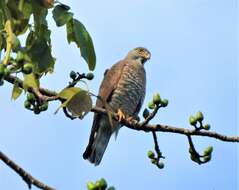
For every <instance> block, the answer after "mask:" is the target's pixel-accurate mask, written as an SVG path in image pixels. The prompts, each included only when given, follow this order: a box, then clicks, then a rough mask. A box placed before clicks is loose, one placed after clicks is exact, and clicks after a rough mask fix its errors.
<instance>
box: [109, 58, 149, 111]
mask: <svg viewBox="0 0 239 190" xmlns="http://www.w3.org/2000/svg"><path fill="white" fill-rule="evenodd" d="M145 87H146V74H145V70H144V67H143V65H142V64H141V63H139V62H137V61H135V62H134V63H132V62H131V63H129V64H127V65H126V66H125V67H124V70H123V72H122V76H121V78H120V80H119V82H118V85H117V87H116V89H115V90H114V92H113V95H112V98H111V101H110V102H109V104H110V106H111V107H112V108H114V110H115V111H117V110H118V109H121V111H122V112H123V113H124V114H125V115H128V116H136V115H137V114H138V112H139V110H140V108H141V105H142V103H143V101H144V97H145Z"/></svg>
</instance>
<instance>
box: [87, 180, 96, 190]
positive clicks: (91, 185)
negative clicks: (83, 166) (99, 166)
mask: <svg viewBox="0 0 239 190" xmlns="http://www.w3.org/2000/svg"><path fill="white" fill-rule="evenodd" d="M87 189H88V190H95V189H96V188H95V184H94V183H93V182H88V183H87Z"/></svg>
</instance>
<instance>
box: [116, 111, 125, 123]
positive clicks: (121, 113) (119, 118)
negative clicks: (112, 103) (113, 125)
mask: <svg viewBox="0 0 239 190" xmlns="http://www.w3.org/2000/svg"><path fill="white" fill-rule="evenodd" d="M116 116H117V118H118V120H119V122H121V121H122V120H123V119H125V118H126V117H125V115H124V113H123V112H122V111H121V110H120V109H118V111H117V113H116Z"/></svg>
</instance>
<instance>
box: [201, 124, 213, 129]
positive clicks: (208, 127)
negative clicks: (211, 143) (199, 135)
mask: <svg viewBox="0 0 239 190" xmlns="http://www.w3.org/2000/svg"><path fill="white" fill-rule="evenodd" d="M203 128H204V129H205V130H210V128H211V126H210V125H209V124H206V125H204V126H203Z"/></svg>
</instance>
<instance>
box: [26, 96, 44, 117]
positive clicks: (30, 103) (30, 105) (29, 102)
mask: <svg viewBox="0 0 239 190" xmlns="http://www.w3.org/2000/svg"><path fill="white" fill-rule="evenodd" d="M24 107H25V108H26V109H28V110H31V111H33V112H34V113H35V114H40V113H41V112H43V111H46V110H47V109H48V102H41V103H40V102H38V101H37V100H36V98H35V96H34V95H33V94H31V93H28V94H27V99H26V100H25V102H24Z"/></svg>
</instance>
